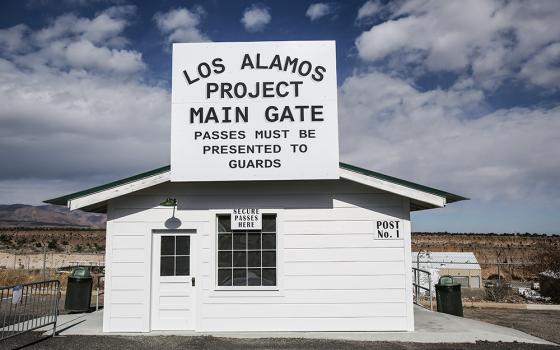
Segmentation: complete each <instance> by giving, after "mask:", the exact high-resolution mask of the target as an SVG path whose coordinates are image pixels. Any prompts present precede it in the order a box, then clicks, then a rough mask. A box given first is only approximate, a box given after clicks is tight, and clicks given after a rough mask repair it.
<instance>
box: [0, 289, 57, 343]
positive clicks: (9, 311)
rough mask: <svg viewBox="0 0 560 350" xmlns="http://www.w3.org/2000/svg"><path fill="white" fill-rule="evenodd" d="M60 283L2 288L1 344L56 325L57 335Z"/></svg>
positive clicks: (0, 295)
mask: <svg viewBox="0 0 560 350" xmlns="http://www.w3.org/2000/svg"><path fill="white" fill-rule="evenodd" d="M59 299H60V282H59V281H57V280H51V281H44V282H35V283H26V284H21V285H17V286H10V287H0V341H2V340H4V339H8V338H11V337H14V336H16V335H19V334H22V333H25V332H29V331H32V330H35V329H39V328H42V327H45V326H49V325H51V324H52V325H53V335H54V334H55V332H56V320H57V316H58V302H59Z"/></svg>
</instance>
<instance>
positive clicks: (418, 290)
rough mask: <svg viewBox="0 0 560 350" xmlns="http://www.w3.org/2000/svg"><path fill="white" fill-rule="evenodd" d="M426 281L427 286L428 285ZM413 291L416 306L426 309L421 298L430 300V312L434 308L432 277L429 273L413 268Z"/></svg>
mask: <svg viewBox="0 0 560 350" xmlns="http://www.w3.org/2000/svg"><path fill="white" fill-rule="evenodd" d="M426 281H428V282H427V285H426ZM412 287H413V288H412V289H413V293H414V295H413V301H414V304H416V305H419V306H422V307H425V306H424V305H423V304H422V303H420V299H421V298H428V299H429V302H430V310H432V311H433V310H434V308H433V300H432V299H433V298H432V276H431V274H430V272H429V271H426V270H422V269H419V268H416V267H413V268H412Z"/></svg>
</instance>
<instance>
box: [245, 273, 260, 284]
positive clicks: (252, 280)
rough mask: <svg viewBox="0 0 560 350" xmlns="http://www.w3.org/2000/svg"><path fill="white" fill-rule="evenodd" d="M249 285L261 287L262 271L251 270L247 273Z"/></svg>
mask: <svg viewBox="0 0 560 350" xmlns="http://www.w3.org/2000/svg"><path fill="white" fill-rule="evenodd" d="M247 284H248V285H250V286H260V285H261V269H249V271H248V272H247Z"/></svg>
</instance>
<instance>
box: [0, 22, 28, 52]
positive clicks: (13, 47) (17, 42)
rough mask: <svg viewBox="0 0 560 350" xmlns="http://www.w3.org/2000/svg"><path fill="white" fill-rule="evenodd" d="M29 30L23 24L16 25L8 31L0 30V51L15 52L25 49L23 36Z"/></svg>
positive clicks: (25, 44)
mask: <svg viewBox="0 0 560 350" xmlns="http://www.w3.org/2000/svg"><path fill="white" fill-rule="evenodd" d="M28 32H29V28H28V27H27V26H26V25H25V24H18V25H16V26H13V27H11V28H8V29H0V50H2V51H7V52H15V51H21V50H24V49H27V47H28V45H27V43H26V42H25V39H24V37H25V35H27V33H28Z"/></svg>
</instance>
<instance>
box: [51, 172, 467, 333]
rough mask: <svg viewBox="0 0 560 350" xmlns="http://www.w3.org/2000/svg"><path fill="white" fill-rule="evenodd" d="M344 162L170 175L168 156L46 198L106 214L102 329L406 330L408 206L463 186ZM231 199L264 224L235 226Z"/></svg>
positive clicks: (437, 199)
mask: <svg viewBox="0 0 560 350" xmlns="http://www.w3.org/2000/svg"><path fill="white" fill-rule="evenodd" d="M339 174H340V179H339V180H318V181H258V182H251V181H244V182H206V183H185V182H181V183H173V182H170V168H169V166H167V167H163V168H160V169H156V170H153V171H150V172H147V173H144V174H140V175H137V176H133V177H130V178H127V179H123V180H120V181H116V182H113V183H109V184H106V185H103V186H99V187H95V188H91V189H88V190H85V191H82V192H78V193H74V194H70V195H67V196H64V197H60V198H56V199H52V200H48V201H46V202H47V203H51V204H59V205H67V206H68V207H69V208H70V209H81V210H85V211H90V212H100V213H107V242H106V259H105V261H106V270H105V273H106V277H105V280H106V282H105V301H104V305H105V308H104V320H103V329H104V331H105V332H150V331H151V330H194V331H201V332H202V331H413V330H414V315H413V305H412V274H411V268H412V266H413V265H412V259H411V243H410V239H411V235H410V212H411V211H415V210H424V209H430V208H438V207H444V206H445V205H446V204H448V203H452V202H456V201H459V200H463V199H465V198H463V197H461V196H457V195H454V194H451V193H447V192H444V191H440V190H436V189H433V188H428V187H425V186H421V185H418V184H414V183H411V182H408V181H403V180H400V179H396V178H393V177H389V176H386V175H383V174H379V173H376V172H372V171H369V170H365V169H361V168H357V167H354V166H350V165H347V164H343V163H341V164H340V168H339ZM168 197H171V198H174V199H176V200H177V207H176V210H175V208H174V207H168V206H163V205H161V203H162V202H165V200H166V198H168ZM164 204H165V203H164ZM236 208H259V209H260V211H261V212H262V229H260V230H244V229H241V230H232V228H231V219H230V216H231V215H232V210H233V209H236ZM391 223H398V230H397V229H396V228H395V229H393V230H391V229H386V230H383V227H387V228H389V227H391V225H390V224H391ZM378 227H380V228H381V231H382V233H381V234H380V233H379V230H378ZM393 227H396V224H394V225H393ZM386 233H388V235H386ZM397 235H398V236H397Z"/></svg>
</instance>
